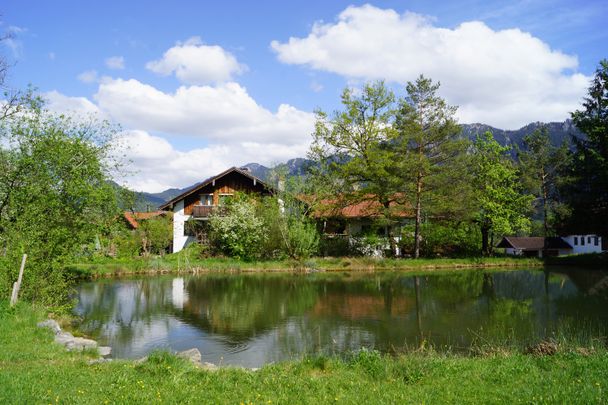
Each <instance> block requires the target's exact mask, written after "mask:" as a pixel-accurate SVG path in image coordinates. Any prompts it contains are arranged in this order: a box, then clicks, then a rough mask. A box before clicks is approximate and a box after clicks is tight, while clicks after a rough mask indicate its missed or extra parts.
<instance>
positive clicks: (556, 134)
mask: <svg viewBox="0 0 608 405" xmlns="http://www.w3.org/2000/svg"><path fill="white" fill-rule="evenodd" d="M542 126H547V128H548V130H549V138H551V141H552V142H553V144H555V145H559V144H561V143H562V142H563V141H564V140H566V141H570V138H571V137H572V136H573V135H574V136H579V137H580V136H582V134H581V132H580V131H579V130H578V129H577V128H576V127H575V126H574V124H573V123H572V121H571V120H569V119H568V120H566V121H563V122H550V123H548V124H544V123H542V122H533V123H530V124H528V125H526V126H524V127H521V128H520V129H516V130H504V129H499V128H494V127H491V126H489V125H486V124H462V125H461V127H462V133H463V134H464V135H465V136H466V137H467V138H469V139H470V140H475V138H476V137H477V135H481V134H483V133H485V132H486V131H491V132H492V134H493V135H494V138H495V139H496V140H497V141H498V143H500V144H501V145H503V146H504V145H508V146H511V147H513V148H515V147H519V148H521V147H522V146H523V139H524V137H525V136H526V135H529V134H531V133H532V132H534V131H536V130H537V129H539V128H541V127H542ZM311 164H312V161H311V160H309V159H304V158H296V159H290V160H288V161H287V162H285V163H281V164H279V165H277V166H275V168H278V169H281V170H285V171H286V172H287V174H288V176H301V175H303V174H304V173H306V170H307V169H308V168H309V167H310V165H311ZM241 167H246V168H248V169H249V170H250V172H251V174H253V175H254V176H256V177H258V178H259V179H261V180H264V181H267V180H268V177H269V175H270V173H271V170H272V168H270V167H267V166H264V165H261V164H259V163H247V164H246V165H243V166H241ZM198 184H200V182H199V183H196V184H193V185H191V186H188V187H185V188H170V189H167V190H165V191H162V192H160V193H146V192H139V193H136V195H137V196H138V202H137V204H136V207H135V208H136V209H137V210H142V211H145V210H146V209H151V210H154V209H156V208H157V207H158V206H159V205H161V204H163V203H164V202H167V201H169V200H171V199H172V198H174V197H176V196H178V195H180V194H181V193H183V192H185V191H186V190H189V189H190V188H192V187H195V186H196V185H198Z"/></svg>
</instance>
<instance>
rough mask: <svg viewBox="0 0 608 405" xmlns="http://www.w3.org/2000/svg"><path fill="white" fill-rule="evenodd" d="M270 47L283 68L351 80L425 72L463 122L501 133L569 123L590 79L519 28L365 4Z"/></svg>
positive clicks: (571, 59) (401, 78) (570, 59)
mask: <svg viewBox="0 0 608 405" xmlns="http://www.w3.org/2000/svg"><path fill="white" fill-rule="evenodd" d="M271 47H272V49H273V50H274V51H275V52H276V53H277V55H278V58H279V60H280V61H282V62H284V63H288V64H299V65H306V66H309V67H311V68H312V69H317V70H322V71H327V72H333V73H337V74H340V75H343V76H345V77H347V78H348V79H351V80H352V79H357V80H360V79H363V80H370V79H386V80H389V81H393V82H398V83H405V82H406V81H411V80H414V79H415V78H416V77H417V76H418V75H420V74H424V75H425V76H427V77H431V78H432V79H433V80H436V81H440V82H441V84H442V86H441V90H440V92H441V94H442V95H443V96H444V97H446V98H447V99H448V101H449V102H450V103H452V104H455V105H459V106H460V108H459V112H458V115H459V118H460V119H461V121H462V122H483V123H487V124H491V125H494V126H497V127H501V128H519V127H520V126H522V125H525V124H527V123H529V122H531V121H559V120H563V119H565V118H567V117H568V112H569V111H573V110H575V109H576V108H578V107H579V104H580V100H581V98H582V96H583V95H584V94H585V89H586V87H587V85H588V80H589V77H586V76H584V75H582V74H580V73H576V72H575V70H576V68H577V67H578V60H577V58H576V57H575V56H572V55H566V54H564V53H562V52H560V51H557V50H552V49H551V48H550V46H549V45H547V44H546V43H544V42H543V41H541V40H540V39H538V38H536V37H533V36H532V35H531V34H529V33H526V32H523V31H521V30H519V29H507V30H500V31H494V30H492V29H491V28H489V27H488V26H487V25H485V24H484V23H482V22H479V21H471V22H465V23H462V24H460V25H459V26H457V27H456V28H454V29H449V28H441V27H437V26H435V25H433V21H432V19H430V18H428V17H424V16H421V15H418V14H414V13H404V14H401V15H400V14H398V13H397V12H395V11H394V10H390V9H388V10H385V9H380V8H376V7H374V6H371V5H364V6H361V7H355V6H351V7H348V8H347V9H345V10H344V11H343V12H342V13H340V15H339V16H338V18H337V21H335V22H333V23H322V22H318V23H316V24H314V26H313V28H312V30H311V32H310V34H309V35H308V36H307V37H305V38H295V37H292V38H290V39H289V40H288V41H287V42H286V43H280V42H278V41H273V42H272V43H271Z"/></svg>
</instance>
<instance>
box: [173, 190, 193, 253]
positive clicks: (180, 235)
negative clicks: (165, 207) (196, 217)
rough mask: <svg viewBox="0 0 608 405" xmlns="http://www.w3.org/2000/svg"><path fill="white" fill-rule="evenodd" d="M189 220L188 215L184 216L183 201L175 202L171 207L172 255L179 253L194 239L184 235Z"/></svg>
mask: <svg viewBox="0 0 608 405" xmlns="http://www.w3.org/2000/svg"><path fill="white" fill-rule="evenodd" d="M189 218H190V216H189V215H185V214H184V200H181V201H178V202H176V203H175V205H174V206H173V253H176V252H179V251H180V250H182V249H183V248H185V247H186V246H188V245H189V244H190V243H192V242H193V241H194V237H192V236H185V235H184V228H185V225H186V221H187V220H188V219H189Z"/></svg>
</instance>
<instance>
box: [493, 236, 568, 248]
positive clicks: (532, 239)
mask: <svg viewBox="0 0 608 405" xmlns="http://www.w3.org/2000/svg"><path fill="white" fill-rule="evenodd" d="M496 247H498V248H512V249H519V250H543V249H572V246H570V244H568V242H566V241H565V240H563V239H562V238H559V237H550V238H545V237H542V236H505V237H504V238H502V240H501V241H500V243H499V244H498V245H496Z"/></svg>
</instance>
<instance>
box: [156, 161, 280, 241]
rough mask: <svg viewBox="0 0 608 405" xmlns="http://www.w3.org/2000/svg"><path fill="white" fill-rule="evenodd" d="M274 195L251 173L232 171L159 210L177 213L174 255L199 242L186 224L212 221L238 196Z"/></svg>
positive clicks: (195, 187) (266, 185) (212, 178)
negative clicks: (236, 194) (194, 221)
mask: <svg viewBox="0 0 608 405" xmlns="http://www.w3.org/2000/svg"><path fill="white" fill-rule="evenodd" d="M272 191H273V189H272V187H271V186H269V185H268V184H266V183H265V182H263V181H262V180H260V179H259V178H257V177H255V176H254V175H252V174H251V173H250V172H249V170H248V169H245V168H237V167H231V168H230V169H228V170H225V171H223V172H222V173H220V174H218V175H216V176H213V177H210V178H208V179H207V180H204V181H203V182H201V183H199V184H197V185H196V186H194V187H192V188H190V189H189V190H186V191H185V192H183V193H182V194H180V195H178V196H177V197H175V198H173V199H172V200H170V201H168V202H166V203H165V204H163V205H161V206H160V207H159V209H161V210H171V211H173V252H174V253H175V252H179V251H180V250H182V249H183V248H184V247H186V246H187V245H189V244H190V243H192V242H194V240H195V238H194V236H193V235H189V234H188V232H187V229H186V226H185V224H186V221H188V220H191V219H193V220H197V221H206V220H208V219H209V217H210V215H211V214H212V213H214V212H217V211H218V210H220V209H221V207H222V205H224V204H225V203H226V201H227V200H228V199H230V198H231V197H232V196H234V194H235V193H237V192H242V193H253V194H259V195H270V194H272Z"/></svg>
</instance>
